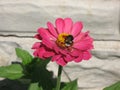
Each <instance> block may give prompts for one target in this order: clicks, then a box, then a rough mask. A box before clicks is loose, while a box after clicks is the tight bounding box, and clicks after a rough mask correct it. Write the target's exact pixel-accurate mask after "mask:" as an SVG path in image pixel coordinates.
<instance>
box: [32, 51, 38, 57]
mask: <svg viewBox="0 0 120 90" xmlns="http://www.w3.org/2000/svg"><path fill="white" fill-rule="evenodd" d="M33 55H34V56H35V57H38V49H37V50H35V51H34V52H33Z"/></svg>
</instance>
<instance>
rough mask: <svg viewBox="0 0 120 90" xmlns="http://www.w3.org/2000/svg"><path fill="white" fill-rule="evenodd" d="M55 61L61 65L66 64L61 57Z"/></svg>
mask: <svg viewBox="0 0 120 90" xmlns="http://www.w3.org/2000/svg"><path fill="white" fill-rule="evenodd" d="M56 62H57V64H59V65H61V66H65V65H66V64H67V62H65V60H64V59H63V58H59V59H58V60H57V61H56Z"/></svg>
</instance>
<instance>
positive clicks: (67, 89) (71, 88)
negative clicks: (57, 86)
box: [61, 80, 78, 90]
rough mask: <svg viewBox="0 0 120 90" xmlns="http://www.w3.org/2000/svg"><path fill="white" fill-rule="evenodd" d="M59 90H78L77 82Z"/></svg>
mask: <svg viewBox="0 0 120 90" xmlns="http://www.w3.org/2000/svg"><path fill="white" fill-rule="evenodd" d="M61 90H78V87H77V80H74V81H71V82H69V83H67V84H66V85H65V86H64V87H63V88H62V89H61Z"/></svg>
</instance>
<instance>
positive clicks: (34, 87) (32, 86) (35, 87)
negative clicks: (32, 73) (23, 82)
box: [28, 83, 43, 90]
mask: <svg viewBox="0 0 120 90" xmlns="http://www.w3.org/2000/svg"><path fill="white" fill-rule="evenodd" d="M28 90H43V89H42V87H39V83H31V84H30V87H29V89H28Z"/></svg>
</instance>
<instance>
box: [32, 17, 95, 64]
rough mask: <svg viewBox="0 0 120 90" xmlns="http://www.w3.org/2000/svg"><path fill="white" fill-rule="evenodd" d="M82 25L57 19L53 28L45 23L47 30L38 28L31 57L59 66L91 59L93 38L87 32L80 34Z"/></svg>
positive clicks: (50, 24)
mask: <svg viewBox="0 0 120 90" xmlns="http://www.w3.org/2000/svg"><path fill="white" fill-rule="evenodd" d="M82 28H83V24H82V22H80V21H77V22H75V23H73V21H72V19H71V18H65V19H63V18H57V19H56V21H55V26H54V25H53V24H52V23H51V22H47V28H43V27H40V28H39V29H38V31H37V32H38V33H37V34H36V35H35V38H37V39H38V40H40V42H36V43H35V44H34V45H33V47H32V49H34V53H33V55H34V56H35V57H39V58H42V59H46V58H50V57H51V60H52V61H55V62H56V63H57V64H59V65H61V66H65V65H66V64H67V63H68V62H71V61H75V62H77V63H78V62H81V61H82V60H89V59H90V58H91V53H90V51H91V50H92V49H93V38H92V37H90V36H89V32H88V31H87V32H82Z"/></svg>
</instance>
